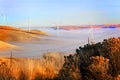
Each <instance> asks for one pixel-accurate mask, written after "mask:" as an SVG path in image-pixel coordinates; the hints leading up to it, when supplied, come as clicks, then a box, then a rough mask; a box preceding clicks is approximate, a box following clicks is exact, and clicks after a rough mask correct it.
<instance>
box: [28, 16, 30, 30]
mask: <svg viewBox="0 0 120 80" xmlns="http://www.w3.org/2000/svg"><path fill="white" fill-rule="evenodd" d="M28 31H29V32H30V17H28Z"/></svg>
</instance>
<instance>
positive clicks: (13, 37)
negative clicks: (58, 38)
mask: <svg viewBox="0 0 120 80" xmlns="http://www.w3.org/2000/svg"><path fill="white" fill-rule="evenodd" d="M39 35H48V34H47V33H45V32H43V31H39V30H30V31H28V30H23V29H19V28H15V27H11V26H0V50H7V49H9V47H10V46H11V48H13V49H15V48H16V46H15V45H12V44H8V43H5V42H11V41H16V42H30V41H34V40H40V36H39Z"/></svg>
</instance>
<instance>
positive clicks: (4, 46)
mask: <svg viewBox="0 0 120 80" xmlns="http://www.w3.org/2000/svg"><path fill="white" fill-rule="evenodd" d="M10 48H12V49H20V47H18V46H15V45H12V44H9V43H6V42H3V41H0V50H8V49H10Z"/></svg>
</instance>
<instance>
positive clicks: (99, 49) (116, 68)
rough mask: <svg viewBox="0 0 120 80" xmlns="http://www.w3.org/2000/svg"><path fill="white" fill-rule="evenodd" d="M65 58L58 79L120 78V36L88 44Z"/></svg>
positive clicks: (109, 79)
mask: <svg viewBox="0 0 120 80" xmlns="http://www.w3.org/2000/svg"><path fill="white" fill-rule="evenodd" d="M64 58H65V63H64V65H63V67H62V69H61V70H60V72H59V75H58V78H57V79H58V80H120V38H110V39H108V40H106V39H105V40H104V41H103V42H102V43H101V42H99V43H96V44H87V45H85V46H84V47H79V49H76V54H74V55H69V56H65V57H64Z"/></svg>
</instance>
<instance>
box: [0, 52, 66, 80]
mask: <svg viewBox="0 0 120 80" xmlns="http://www.w3.org/2000/svg"><path fill="white" fill-rule="evenodd" d="M56 54H57V55H58V53H56ZM56 57H58V56H56ZM59 57H60V58H59V59H57V60H53V59H52V56H51V59H50V58H49V59H45V58H40V59H30V58H12V59H11V58H0V80H10V79H14V80H45V79H47V80H48V79H49V80H53V79H54V78H55V77H57V75H58V73H59V70H60V69H61V67H62V65H63V63H64V59H63V56H59Z"/></svg>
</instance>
